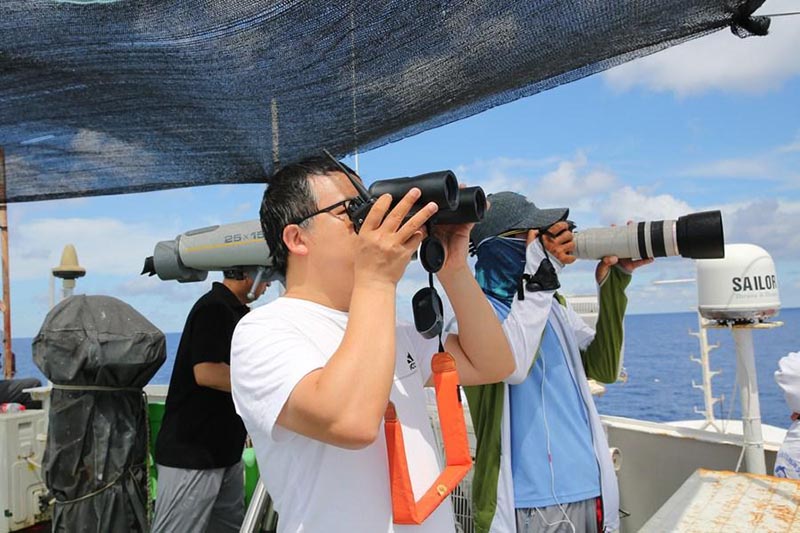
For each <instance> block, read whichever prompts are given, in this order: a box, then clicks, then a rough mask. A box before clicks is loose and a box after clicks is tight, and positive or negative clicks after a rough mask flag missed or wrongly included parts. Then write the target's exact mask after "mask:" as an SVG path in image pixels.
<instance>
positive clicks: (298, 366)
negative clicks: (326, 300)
mask: <svg viewBox="0 0 800 533" xmlns="http://www.w3.org/2000/svg"><path fill="white" fill-rule="evenodd" d="M347 319H348V314H347V313H344V312H340V311H336V310H334V309H330V308H328V307H325V306H322V305H319V304H316V303H313V302H309V301H305V300H299V299H295V298H286V297H283V298H279V299H277V300H275V301H274V302H272V303H269V304H267V305H264V306H262V307H259V308H258V309H255V310H253V311H251V312H250V313H248V314H247V315H246V316H245V317H244V318H243V319H242V320H241V321H240V322H239V324H238V325H237V326H236V331H235V332H234V334H233V341H232V344H231V383H232V389H233V402H234V405H235V406H236V411H237V412H238V413H239V415H240V416H241V417H242V420H244V424H245V426H246V427H247V431H248V432H249V433H250V437H251V438H252V440H253V444H254V446H255V451H256V457H257V458H258V466H259V470H260V472H261V478H262V480H263V482H264V485H265V486H266V488H267V491H268V492H269V494H270V496H271V497H272V499H273V501H274V505H275V509H276V510H277V512H278V516H279V519H278V529H279V531H281V532H301V531H302V532H310V533H316V532H325V533H335V532H342V533H345V532H346V533H355V532H364V533H380V532H383V531H386V532H397V533H401V532H411V531H414V532H431V533H434V532H435V533H441V532H446V533H450V532H452V531H454V530H455V523H454V519H453V510H452V506H451V504H450V500H449V498H448V499H447V500H445V502H444V503H443V504H442V505H441V506H440V507H439V508H438V509H437V510H436V511H434V512H433V514H431V516H430V517H428V519H427V520H425V522H423V524H422V525H420V526H399V525H395V524H393V523H392V504H391V493H390V488H389V468H388V460H387V455H386V439H385V435H384V430H383V427H381V428H380V430H379V432H378V438H377V439H376V441H375V442H374V443H372V444H371V445H369V446H367V447H366V448H363V449H361V450H346V449H343V448H339V447H336V446H332V445H329V444H325V443H323V442H320V441H317V440H314V439H310V438H307V437H304V436H302V435H299V434H297V433H294V432H292V431H289V430H287V429H285V428H283V427H281V426H277V425H276V423H275V422H276V420H277V418H278V414H279V413H280V412H281V409H282V408H283V406H284V404H285V403H286V400H287V399H288V398H289V395H290V394H291V392H292V390H293V389H294V387H295V386H296V385H297V383H298V382H299V381H300V380H301V379H302V378H303V377H305V376H306V375H307V374H309V373H310V372H312V371H313V370H316V369H318V368H321V367H323V366H324V365H325V364H326V362H327V361H328V359H329V358H330V357H331V355H333V353H334V352H335V351H336V349H337V348H338V347H339V344H341V342H342V338H343V336H344V331H345V327H346V326H347ZM396 343H397V351H396V364H395V375H394V384H393V385H392V390H391V393H390V398H391V401H392V402H394V404H395V407H396V408H397V414H398V418H399V419H400V422H401V423H402V427H403V437H404V439H405V447H406V456H407V458H408V462H409V471H410V474H411V484H412V487H413V489H414V495H415V496H416V499H419V498H420V497H421V496H422V494H424V492H425V491H426V490H427V489H428V488H429V487H430V486H431V484H432V483H433V482H434V480H435V479H436V477H437V476H438V475H439V472H440V470H441V466H440V463H439V458H438V452H437V451H436V445H435V440H434V435H433V430H432V428H431V424H430V421H429V419H428V416H427V411H426V406H425V392H424V384H425V382H426V381H427V380H428V378H429V377H430V374H431V370H430V361H431V358H432V356H433V354H434V353H435V352H436V351H438V350H437V348H438V344H437V342H436V340H435V339H433V340H426V339H424V338H423V337H422V336H420V335H419V333H417V332H416V330H415V329H414V328H413V326H411V325H399V326H398V327H397V335H396ZM369 357H370V354H369V353H365V354H364V364H369ZM353 386H354V387H357V386H358V383H354V384H353Z"/></svg>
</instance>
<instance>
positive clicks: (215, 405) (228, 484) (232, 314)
mask: <svg viewBox="0 0 800 533" xmlns="http://www.w3.org/2000/svg"><path fill="white" fill-rule="evenodd" d="M252 285H253V280H252V278H251V276H250V275H249V273H244V272H242V271H240V270H228V271H225V272H224V280H223V281H222V283H217V282H215V283H214V284H213V286H212V288H211V290H210V291H209V292H207V293H206V294H205V295H203V296H202V297H201V298H200V299H199V300H198V301H197V303H195V305H194V307H192V310H191V311H190V312H189V316H188V318H187V319H186V325H185V326H184V328H183V333H182V334H181V341H180V345H179V346H178V353H177V356H176V358H175V365H174V367H173V370H172V378H171V379H170V383H169V392H168V393H167V402H166V409H165V412H164V419H163V421H162V424H161V430H160V432H159V434H158V438H157V440H156V450H155V459H156V465H157V467H158V494H157V497H156V505H155V514H154V517H153V527H152V531H153V533H159V532H169V533H178V532H184V531H185V532H187V533H188V532H192V533H202V532H204V531H209V532H222V531H231V532H234V531H239V527H240V525H241V523H242V520H243V518H244V482H243V467H242V462H241V459H242V450H243V448H244V441H245V438H246V436H247V433H246V431H245V428H244V424H243V423H242V420H241V418H239V415H237V414H236V411H235V410H234V407H233V400H232V399H231V392H230V391H231V377H230V350H231V337H232V336H233V330H234V328H235V327H236V324H237V323H238V322H239V320H240V319H241V318H242V317H243V316H244V315H245V314H246V313H247V312H248V311H249V310H250V309H249V307H247V305H246V303H247V302H248V298H247V294H248V292H249V291H250V289H251V287H252ZM267 286H268V284H267V283H261V284H259V286H258V287H256V288H255V293H254V294H255V297H256V298H258V297H259V296H261V294H263V293H264V290H266V288H267Z"/></svg>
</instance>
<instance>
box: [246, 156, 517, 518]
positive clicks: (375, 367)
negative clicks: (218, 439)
mask: <svg viewBox="0 0 800 533" xmlns="http://www.w3.org/2000/svg"><path fill="white" fill-rule="evenodd" d="M356 196H357V192H356V189H355V188H354V187H353V185H352V184H351V183H350V181H349V180H348V178H347V176H346V175H345V174H344V173H343V172H341V171H340V167H338V166H337V164H336V162H334V161H333V160H327V159H323V158H312V159H308V160H305V161H303V162H301V163H298V164H294V165H290V166H287V167H284V168H283V169H281V170H279V171H278V172H277V173H276V174H275V175H274V176H273V177H272V178H271V179H270V181H269V187H268V188H267V191H266V192H265V193H264V199H263V202H262V206H261V223H262V226H263V229H264V235H265V238H266V240H267V244H268V245H269V248H270V250H271V251H272V255H273V260H274V261H275V264H276V266H277V267H278V268H279V269H281V270H282V271H283V272H284V273H285V276H286V293H285V295H284V296H283V297H281V298H279V299H277V300H276V301H274V302H272V303H270V304H267V305H265V306H263V307H260V308H258V309H256V310H254V311H252V312H251V313H249V314H248V315H247V316H246V317H245V318H244V319H243V320H242V321H241V322H239V324H238V326H237V327H236V331H235V333H234V336H233V343H232V347H231V381H232V387H233V400H234V404H235V406H236V410H237V412H238V413H239V415H240V416H241V417H242V420H244V423H245V426H246V427H247V430H248V432H249V433H250V436H251V437H252V440H253V444H254V446H255V450H256V456H257V458H258V465H259V469H260V472H261V476H262V479H263V481H264V484H265V485H266V488H267V490H268V492H269V493H270V495H271V496H272V498H273V501H274V504H275V509H276V510H277V512H278V516H279V520H278V523H279V524H278V528H279V530H280V531H281V532H300V531H303V532H311V533H314V532H326V533H328V532H336V531H342V532H348V533H351V532H364V533H376V532H377V533H380V532H383V531H386V532H392V531H396V532H403V531H415V532H416V531H419V532H423V531H424V532H431V533H434V532H435V533H442V532H447V533H449V532H452V531H454V530H455V523H454V519H453V511H452V508H451V506H450V504H449V503H448V500H445V503H444V504H443V505H441V506H440V507H439V508H438V509H436V510H435V511H434V512H433V514H431V515H430V517H429V518H428V519H427V520H425V521H424V522H423V523H422V524H421V525H419V526H398V525H395V524H393V522H392V504H391V492H390V483H389V469H388V462H387V451H386V441H385V437H384V429H383V416H384V412H385V410H386V407H387V404H388V402H389V401H390V400H391V401H392V402H393V403H394V405H395V407H396V410H397V416H398V419H399V420H400V422H401V424H402V431H403V437H404V440H405V448H406V455H407V458H408V463H409V472H410V477H411V483H412V488H413V492H414V496H415V498H416V499H419V498H420V497H421V496H422V494H423V493H424V492H425V491H426V490H427V489H428V488H429V487H430V485H431V484H432V483H433V481H434V480H435V479H436V477H437V476H438V474H439V471H440V467H441V466H440V464H439V460H438V453H437V450H436V447H435V441H434V436H433V432H432V429H431V426H430V423H429V420H428V418H427V414H426V406H425V395H424V390H423V387H424V386H425V385H426V384H427V383H428V382H429V380H430V377H431V368H430V361H431V358H432V356H433V354H434V353H435V352H437V351H438V341H437V340H436V339H432V340H426V339H424V338H423V337H422V336H420V335H419V334H418V333H417V332H416V330H415V329H414V327H413V326H411V325H404V324H397V323H396V317H395V308H396V306H395V301H396V291H397V283H398V281H399V280H400V278H401V277H402V275H403V272H404V271H405V268H406V266H407V265H408V263H409V261H410V260H411V256H412V254H413V253H414V251H415V250H416V249H417V248H418V246H419V244H420V242H421V241H422V239H423V236H424V235H423V234H424V231H425V230H424V224H425V222H426V221H427V220H428V219H429V218H430V217H431V216H432V215H433V214H434V213H435V212H436V204H433V203H429V204H427V205H424V206H422V207H420V208H419V210H418V211H416V213H415V214H414V215H413V216H411V217H410V218H408V219H407V220H406V218H407V215H408V213H409V212H414V210H412V207H413V208H414V209H416V207H419V206H415V205H414V204H415V203H417V201H418V200H419V198H420V191H419V190H418V189H416V188H415V189H412V190H411V191H409V192H408V194H406V195H405V197H404V198H403V199H402V200H400V201H399V202H398V203H397V205H396V206H395V207H394V208H390V207H391V197H390V196H389V195H384V196H381V197H380V198H379V199H378V200H377V202H376V203H375V204H374V206H373V207H372V209H371V210H370V212H369V214H368V215H367V217H366V219H365V221H364V223H363V225H362V227H361V229H360V231H359V232H358V233H356V232H355V231H354V227H353V224H352V223H351V221H350V219H349V218H348V216H347V213H346V208H347V207H348V203H349V202H350V201H351V200H352V199H353V198H354V197H356ZM471 226H472V225H471V224H464V225H458V226H450V227H443V228H446V229H442V227H440V228H437V229H436V231H437V235H438V236H439V237H440V238H441V240H442V242H443V244H444V246H445V248H446V251H447V258H446V260H445V263H444V266H443V267H442V269H441V270H440V271H439V273H438V274H437V275H438V278H439V281H440V282H441V284H442V286H443V287H444V290H445V292H446V293H447V296H448V298H449V300H450V303H451V304H452V307H453V309H454V311H455V314H456V317H457V318H458V322H459V325H460V335H450V336H449V337H448V338H447V339H446V341H445V346H446V349H447V350H448V351H449V352H450V353H451V354H452V355H453V356H454V358H455V361H456V366H457V370H458V374H459V378H460V380H461V382H462V383H463V384H480V383H489V382H495V381H499V380H502V379H503V378H505V377H506V376H507V375H508V374H510V373H511V372H512V371H513V370H514V362H513V357H512V355H511V351H510V349H509V347H508V343H507V341H506V337H505V335H504V333H503V330H502V327H501V325H500V323H499V321H498V319H497V317H496V315H495V313H494V311H493V309H492V307H491V305H489V303H488V301H487V300H486V298H485V297H484V296H483V292H482V291H481V289H480V288H479V287H478V284H477V283H476V281H475V278H474V277H473V276H472V274H471V272H470V269H469V267H468V265H467V259H466V257H467V247H468V243H469V232H470V229H471Z"/></svg>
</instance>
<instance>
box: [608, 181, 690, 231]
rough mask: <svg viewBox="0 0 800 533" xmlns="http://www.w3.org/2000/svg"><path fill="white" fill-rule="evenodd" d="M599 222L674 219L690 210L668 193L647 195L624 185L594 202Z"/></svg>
mask: <svg viewBox="0 0 800 533" xmlns="http://www.w3.org/2000/svg"><path fill="white" fill-rule="evenodd" d="M595 207H596V210H597V212H598V213H600V218H601V223H604V224H624V223H625V222H627V221H628V220H663V219H675V218H678V217H679V216H681V215H685V214H686V213H690V212H691V211H692V208H691V206H690V205H689V204H688V203H686V202H685V201H683V200H680V199H678V198H675V197H674V196H671V195H669V194H658V195H655V196H648V195H647V194H646V193H645V192H643V191H642V190H637V189H634V188H633V187H630V186H628V185H626V186H625V187H622V188H621V189H618V190H616V191H614V192H612V193H611V194H610V195H608V197H607V198H604V199H602V200H598V201H597V202H596V203H595Z"/></svg>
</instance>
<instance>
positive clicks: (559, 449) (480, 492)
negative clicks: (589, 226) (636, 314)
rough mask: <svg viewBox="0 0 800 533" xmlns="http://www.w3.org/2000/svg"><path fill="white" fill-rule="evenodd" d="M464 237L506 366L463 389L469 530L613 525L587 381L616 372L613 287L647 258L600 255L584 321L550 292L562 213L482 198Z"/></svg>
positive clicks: (609, 474) (603, 445)
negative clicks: (594, 314) (469, 462)
mask: <svg viewBox="0 0 800 533" xmlns="http://www.w3.org/2000/svg"><path fill="white" fill-rule="evenodd" d="M489 201H490V204H491V209H489V210H488V212H487V214H486V216H485V218H484V219H483V221H482V222H480V223H479V224H477V225H476V226H475V227H474V228H473V230H472V232H471V235H470V240H471V246H472V250H473V253H474V254H475V255H476V256H477V263H476V266H475V274H476V278H477V280H478V284H479V285H480V286H481V288H482V289H483V291H484V293H485V294H486V296H487V298H488V299H489V300H490V302H491V303H492V305H493V306H494V308H495V311H496V312H497V314H498V316H499V317H500V319H501V320H503V329H504V331H505V333H506V336H507V337H508V340H509V343H510V345H511V347H512V351H513V353H514V357H515V360H516V370H515V372H514V373H513V374H512V375H511V376H509V377H508V378H507V379H506V380H505V381H503V382H502V383H497V384H492V385H482V386H477V387H466V388H465V392H466V396H467V399H468V401H469V406H470V411H471V414H472V419H473V425H474V427H475V434H476V437H477V441H478V444H477V454H476V464H475V474H474V478H473V494H472V496H473V503H474V509H475V521H476V526H477V531H479V532H487V531H491V532H493V533H513V532H516V533H529V532H534V531H536V532H541V531H547V532H556V531H564V532H571V533H574V532H576V531H577V532H594V531H613V530H616V529H618V528H619V517H618V515H619V513H618V509H619V489H618V486H617V479H616V475H615V473H614V470H613V465H612V462H611V456H610V453H609V447H608V442H607V440H606V436H605V432H604V431H603V428H602V425H601V422H600V418H599V416H598V414H597V410H596V408H595V405H594V401H593V400H592V397H591V394H590V391H589V386H588V379H587V378H593V379H595V380H597V381H600V382H604V383H612V382H614V381H616V380H617V377H618V375H619V371H620V362H621V351H622V344H623V328H622V321H623V316H624V313H625V308H626V305H627V298H626V297H625V292H624V290H625V288H626V287H627V285H628V283H629V282H630V279H631V273H632V271H633V270H634V269H635V268H637V267H639V266H641V265H643V264H646V263H649V262H650V261H652V260H651V259H648V260H641V261H632V260H629V259H628V260H626V259H622V260H620V259H618V258H616V257H606V258H603V260H602V261H600V263H599V265H598V267H597V270H596V280H597V283H598V287H599V289H598V290H599V303H600V312H599V317H598V322H597V329H596V330H594V329H592V328H590V327H589V326H588V325H587V324H585V323H584V321H583V320H582V319H581V317H580V316H579V315H578V314H577V313H576V312H575V311H574V310H573V309H572V308H571V307H570V305H569V304H568V303H567V302H566V301H565V299H564V298H563V297H562V296H561V295H560V294H559V293H558V292H557V289H558V288H559V287H560V284H559V281H558V274H559V272H560V271H561V269H562V268H563V267H564V266H565V265H567V264H570V263H572V262H574V261H575V257H574V256H573V255H571V253H572V251H573V250H574V246H575V245H574V242H573V235H572V232H571V230H570V227H571V226H570V225H569V223H568V222H567V221H566V217H567V215H568V213H569V210H568V209H566V208H560V209H544V210H543V209H539V208H537V207H536V205H534V204H533V203H532V202H530V201H528V200H527V199H526V198H525V197H524V196H522V195H519V194H516V193H513V192H501V193H497V194H494V195H490V196H489Z"/></svg>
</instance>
